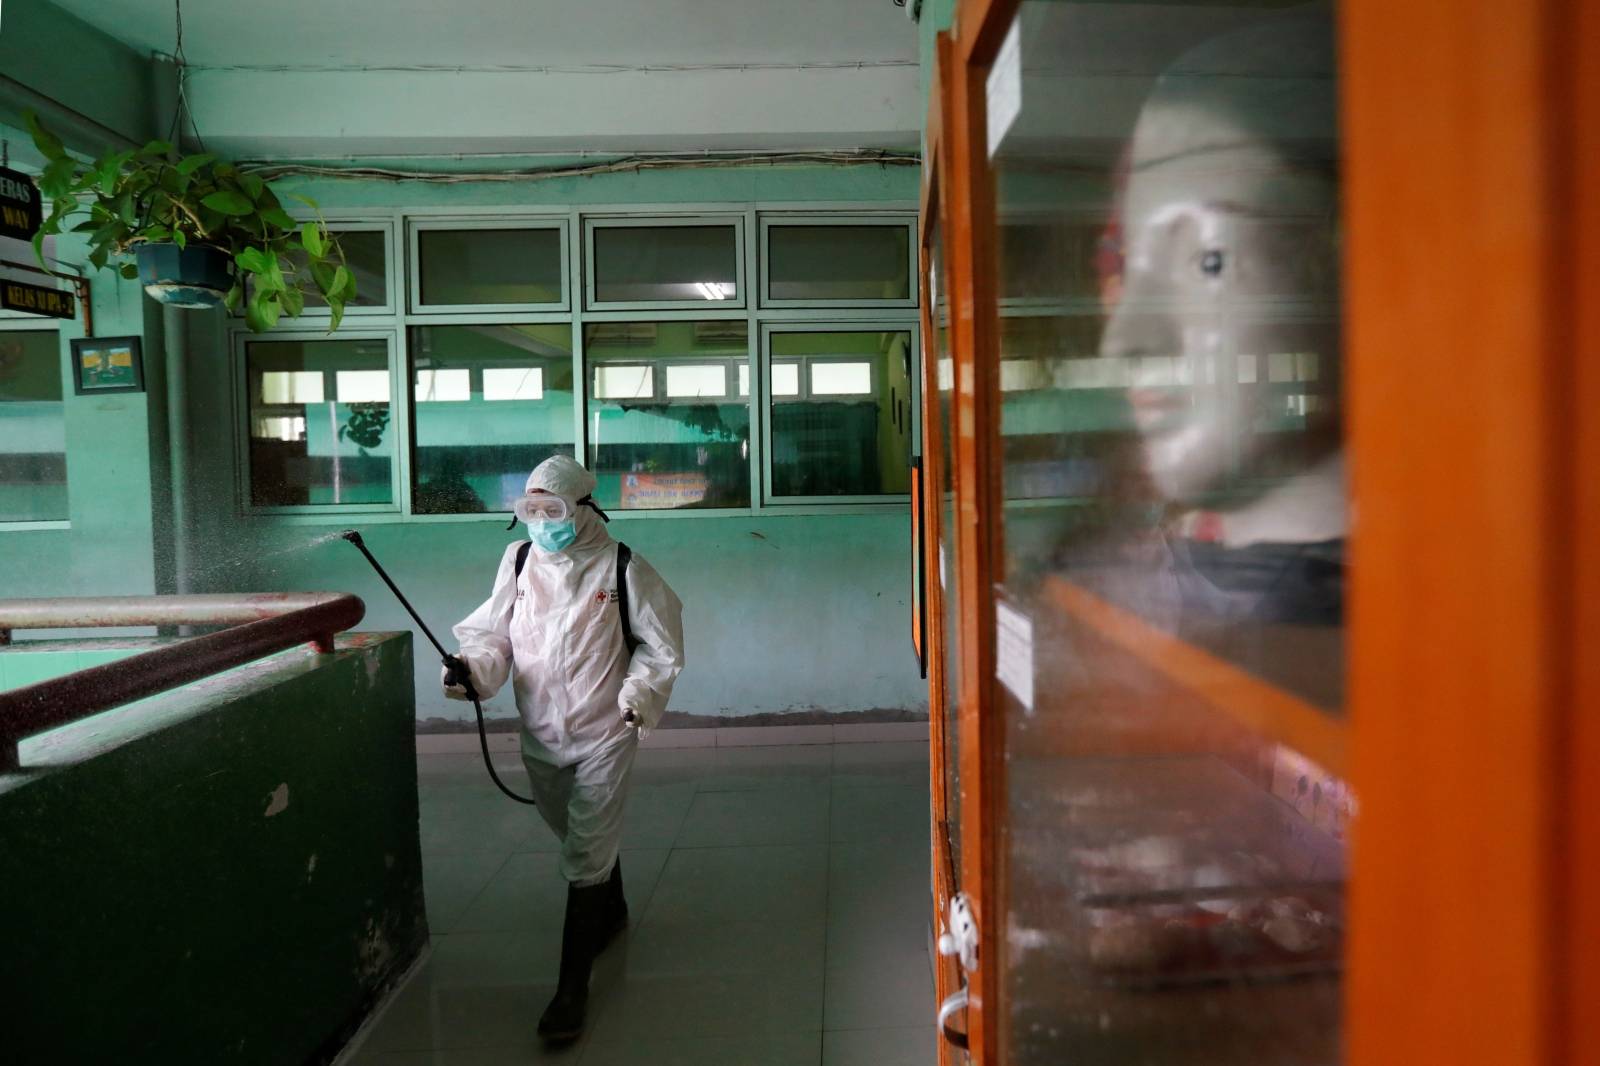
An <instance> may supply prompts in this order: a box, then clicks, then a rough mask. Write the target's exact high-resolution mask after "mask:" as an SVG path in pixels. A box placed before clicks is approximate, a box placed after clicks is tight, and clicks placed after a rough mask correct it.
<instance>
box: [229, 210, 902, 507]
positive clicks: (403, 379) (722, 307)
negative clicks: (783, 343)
mask: <svg viewBox="0 0 1600 1066" xmlns="http://www.w3.org/2000/svg"><path fill="white" fill-rule="evenodd" d="M915 210H916V205H915V204H914V203H912V202H910V201H909V200H904V199H898V200H882V201H876V200H873V201H848V200H826V201H799V200H779V199H774V200H771V201H753V202H740V201H692V202H690V201H685V202H677V203H662V202H638V203H615V202H596V203H573V204H565V205H557V204H550V203H518V204H479V203H470V204H465V203H464V204H451V205H437V206H408V205H396V206H388V207H370V208H342V209H339V210H337V211H336V212H333V213H331V216H330V217H329V224H330V225H331V226H333V227H334V228H340V227H341V226H356V225H360V224H363V223H367V224H371V225H377V226H387V227H389V228H390V229H391V240H390V245H389V247H390V249H391V252H390V255H389V263H388V266H389V271H390V276H391V278H398V283H396V282H395V281H393V280H391V282H390V292H391V293H394V292H399V291H401V286H403V287H404V291H405V292H406V293H407V296H406V298H405V299H404V300H391V301H390V302H391V303H392V304H395V305H396V306H395V307H394V308H393V310H392V312H391V313H390V314H388V315H386V316H382V315H377V314H372V313H371V312H372V311H373V310H375V309H368V312H367V313H366V315H365V317H360V318H356V317H354V313H353V312H352V316H347V317H346V319H345V321H344V322H343V323H342V324H341V326H340V328H339V330H338V331H336V332H334V333H332V334H329V333H328V332H327V331H326V326H327V322H326V318H325V317H324V318H322V319H320V320H319V319H317V318H309V319H307V318H298V319H285V320H284V321H283V322H281V323H280V324H279V325H278V326H276V327H274V328H273V329H271V330H270V331H267V332H265V333H262V334H259V335H258V334H251V333H249V332H248V330H247V329H246V328H245V324H244V321H243V319H242V318H229V319H227V321H226V324H225V337H226V343H227V345H228V349H227V352H228V358H229V363H228V367H227V369H226V373H227V374H229V375H237V377H236V378H235V379H234V380H233V381H232V382H231V385H230V401H229V402H230V408H229V409H230V410H232V412H233V418H234V423H235V424H234V426H233V427H231V437H230V438H227V439H231V440H232V441H233V442H235V444H234V447H235V454H234V456H233V457H232V463H233V469H234V479H235V487H234V494H235V498H236V499H237V500H238V501H239V504H238V506H237V513H238V514H240V515H241V516H246V517H260V518H262V519H263V520H267V521H271V522H274V523H277V524H279V525H284V526H329V525H334V524H338V523H348V522H349V521H350V520H351V518H352V517H354V516H356V515H359V516H360V518H361V520H362V521H363V522H365V523H367V524H369V525H385V524H391V523H410V522H419V523H433V522H438V523H449V522H483V521H495V520H498V521H500V522H501V524H502V525H504V518H505V516H504V515H503V514H500V513H496V512H488V513H484V512H475V513H469V514H418V513H416V512H414V511H413V509H412V508H413V499H412V495H413V486H412V478H413V473H414V467H415V463H414V456H413V448H414V446H415V405H414V394H413V382H412V380H411V377H410V374H411V369H412V366H411V358H412V356H411V352H412V329H413V327H418V326H447V325H484V324H488V325H496V324H503V325H532V324H549V325H558V326H561V327H563V328H566V329H568V330H569V331H570V336H571V345H572V375H573V380H574V382H575V383H577V385H578V387H575V388H574V389H573V396H572V412H571V419H572V426H573V436H572V447H573V449H574V454H576V455H578V456H580V457H585V456H587V454H588V448H589V444H590V425H589V418H588V412H587V403H588V395H589V394H588V384H587V368H586V366H585V359H584V336H585V331H586V327H587V326H588V325H589V324H591V323H596V324H598V323H604V322H629V321H646V320H648V321H656V322H669V321H686V320H687V321H696V320H724V319H725V320H729V321H738V322H743V323H745V325H746V341H745V345H746V346H745V349H744V354H743V359H744V362H743V363H742V364H739V365H742V366H744V367H746V372H747V373H748V374H749V375H750V376H751V377H752V378H753V379H754V380H753V388H754V389H755V390H756V391H755V395H753V396H748V397H747V396H739V395H737V388H738V381H737V377H736V376H734V375H735V374H737V373H738V371H737V369H735V370H733V371H731V372H730V377H729V389H730V395H729V396H728V397H727V398H726V400H724V401H721V402H742V403H745V404H747V405H748V410H749V417H750V419H751V421H752V425H751V427H750V431H751V440H750V456H749V463H748V469H749V477H750V501H749V503H748V504H742V505H737V506H729V507H716V508H711V507H707V508H685V509H680V510H671V509H668V510H640V511H619V512H613V515H612V517H613V518H614V519H616V520H618V521H619V522H621V523H622V526H623V528H625V527H626V524H627V523H628V522H632V521H636V520H655V519H671V520H680V519H681V520H694V519H706V518H728V517H755V516H759V515H762V514H766V515H768V516H785V517H790V516H800V515H806V514H811V515H824V514H827V515H844V514H885V513H894V512H896V511H898V510H899V509H900V508H901V507H902V506H904V504H903V501H904V500H905V499H906V498H907V497H901V496H867V497H859V498H857V497H850V498H845V497H832V496H829V497H816V498H814V499H810V502H807V499H808V498H788V497H783V498H779V499H778V500H777V501H773V502H769V501H768V500H767V498H766V493H765V482H766V465H767V462H768V459H767V456H768V455H769V453H770V448H769V446H768V444H767V442H766V426H767V420H768V416H767V411H766V410H765V409H764V408H763V406H762V404H763V403H764V402H770V399H769V398H766V397H764V394H763V391H762V390H763V389H765V388H767V387H768V382H769V380H770V378H769V375H770V371H769V370H768V369H767V368H766V367H765V366H764V363H763V352H762V347H763V345H764V341H763V340H762V337H761V334H762V333H763V331H764V330H765V329H766V327H767V326H769V325H778V326H781V327H782V329H784V330H787V331H793V330H794V329H796V328H798V327H799V326H800V325H803V324H810V323H817V324H818V326H817V328H819V329H825V330H836V329H843V330H847V331H851V330H869V331H870V330H886V329H887V330H898V331H907V330H909V331H910V332H911V333H912V334H913V335H916V334H917V333H918V332H919V331H918V329H917V328H916V318H915V316H916V314H917V311H916V310H915V307H916V306H917V303H918V302H917V301H913V304H912V306H909V307H906V308H870V307H868V308H855V307H849V306H843V305H840V304H819V305H815V306H802V307H796V308H793V309H787V310H779V309H768V308H762V307H760V306H759V304H760V300H759V298H750V297H749V296H748V295H747V296H746V298H745V299H743V300H722V301H704V302H702V303H699V304H688V303H671V304H659V305H657V304H651V305H649V306H644V307H634V306H631V305H619V304H602V305H599V306H597V307H589V306H586V302H585V299H583V298H574V297H573V296H572V294H573V293H574V292H579V291H584V290H586V289H587V285H588V277H589V270H590V265H591V260H592V256H590V255H588V254H587V253H588V247H589V242H588V234H589V233H591V232H592V230H593V227H594V225H596V224H599V225H621V226H644V225H694V224H697V223H699V224H704V223H711V224H729V225H733V226H735V227H736V232H737V234H738V235H739V240H738V244H737V250H738V256H739V259H738V263H739V271H740V274H739V284H741V285H743V286H749V285H751V284H754V283H756V282H755V279H756V278H757V275H758V274H759V272H760V269H759V268H760V263H759V259H760V245H761V240H760V227H759V221H760V218H761V217H762V215H763V214H767V215H771V216H772V217H774V218H777V219H778V220H779V221H780V222H781V221H791V222H792V221H798V220H806V219H811V218H816V219H819V220H822V219H827V220H835V219H839V218H841V217H843V218H850V219H859V220H863V221H876V220H879V219H882V218H885V217H888V218H893V219H895V220H897V221H898V220H900V219H911V218H914V217H915ZM552 223H560V224H564V225H565V227H566V229H565V234H566V237H567V243H566V244H565V245H564V249H565V254H566V262H565V264H564V266H563V270H564V284H565V292H566V293H567V305H568V306H566V307H564V308H556V307H554V306H553V305H540V308H539V309H537V310H531V311H519V310H516V309H515V307H514V306H512V305H492V306H490V307H489V308H488V309H486V310H484V309H469V308H467V307H464V306H449V307H447V308H441V307H433V308H428V309H426V310H425V311H424V312H423V313H416V312H413V311H411V310H409V308H410V306H411V305H410V292H411V287H412V284H413V278H414V276H415V275H416V274H417V271H416V266H417V264H416V261H415V258H414V255H413V251H412V248H413V240H412V237H411V235H412V233H413V232H414V231H415V230H416V229H417V228H419V227H430V226H432V227H437V228H443V229H464V228H484V229H508V228H519V227H522V226H527V225H535V226H537V225H550V224H552ZM396 235H398V236H403V237H404V238H405V244H404V251H403V252H399V253H397V252H395V251H394V249H395V248H397V247H398V245H397V244H396V243H395V240H396V239H397V236H396ZM579 238H582V241H581V242H580V240H579ZM920 288H921V287H920V285H919V286H917V287H916V290H917V291H918V293H919V294H920ZM746 292H748V289H747V290H746ZM314 313H315V312H313V314H314ZM374 334H381V335H385V336H386V337H387V340H388V344H389V352H390V360H389V367H390V377H391V382H392V383H393V384H392V389H393V390H394V392H393V393H392V402H395V406H394V408H393V410H394V412H395V414H394V417H395V418H397V419H400V420H402V425H403V429H402V430H401V432H402V434H403V436H402V437H401V438H400V439H399V442H398V447H399V452H400V454H399V462H398V464H397V472H396V476H397V477H398V478H399V480H400V486H399V489H398V494H397V497H396V499H397V501H398V502H397V504H395V505H376V506H377V507H378V508H380V509H377V510H372V509H366V508H370V507H372V506H374V505H359V504H313V505H301V506H299V507H292V508H258V507H253V506H251V505H250V504H249V498H250V484H249V467H248V441H249V424H248V421H247V419H248V409H247V404H246V409H245V410H243V411H241V410H240V409H239V404H240V401H241V399H244V400H246V401H247V396H246V393H245V386H244V383H243V382H242V381H241V380H239V379H240V378H242V377H243V374H244V371H243V367H244V361H243V348H242V345H243V344H245V343H248V342H249V341H251V340H264V341H271V340H279V339H345V338H350V339H362V338H370V337H371V336H372V335H374ZM240 338H243V339H242V340H241V339H240ZM921 357H922V353H921V352H920V351H919V352H917V353H914V358H916V359H920V358H921ZM729 358H730V359H732V361H734V362H735V363H738V362H739V359H740V356H739V354H738V353H737V352H735V353H730V356H729ZM690 361H702V360H690ZM804 384H805V383H804V382H803V381H802V386H803V385H804ZM915 384H916V388H917V389H918V391H920V388H921V385H920V382H918V383H915ZM663 402H665V401H663ZM675 402H684V401H675ZM910 417H911V419H912V446H913V449H915V448H917V447H919V446H920V445H919V442H920V440H921V417H922V412H921V411H920V409H916V408H915V406H914V409H913V410H912V412H911V415H910ZM220 428H221V427H219V429H220ZM585 461H587V460H585ZM852 501H854V502H852ZM352 508H358V509H359V510H354V511H352V510H351V509H352Z"/></svg>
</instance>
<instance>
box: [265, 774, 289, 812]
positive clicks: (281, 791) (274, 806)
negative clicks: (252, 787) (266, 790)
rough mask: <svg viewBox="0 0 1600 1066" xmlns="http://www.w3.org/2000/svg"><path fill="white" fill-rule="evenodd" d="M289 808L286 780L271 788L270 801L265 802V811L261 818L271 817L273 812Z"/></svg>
mask: <svg viewBox="0 0 1600 1066" xmlns="http://www.w3.org/2000/svg"><path fill="white" fill-rule="evenodd" d="M288 809H289V785H288V783H287V782H285V783H283V784H281V785H279V786H278V787H277V788H275V789H273V790H272V801H271V802H270V803H268V804H267V813H266V814H264V815H262V817H263V818H271V817H272V816H273V815H275V814H282V813H283V812H284V811H286V810H288Z"/></svg>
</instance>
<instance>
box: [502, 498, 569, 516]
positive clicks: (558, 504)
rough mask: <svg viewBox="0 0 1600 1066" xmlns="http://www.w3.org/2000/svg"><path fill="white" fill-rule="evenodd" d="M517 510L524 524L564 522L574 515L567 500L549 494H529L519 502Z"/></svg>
mask: <svg viewBox="0 0 1600 1066" xmlns="http://www.w3.org/2000/svg"><path fill="white" fill-rule="evenodd" d="M515 510H516V512H517V517H518V518H519V519H521V520H522V521H524V522H564V521H566V520H567V519H568V518H569V517H571V515H572V511H571V509H570V508H568V507H567V501H566V500H564V499H562V498H561V497H560V496H552V495H550V494H548V493H533V492H530V493H528V494H527V495H526V496H524V497H522V498H521V499H519V500H518V501H517V503H516V507H515Z"/></svg>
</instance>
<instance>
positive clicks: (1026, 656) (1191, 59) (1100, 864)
mask: <svg viewBox="0 0 1600 1066" xmlns="http://www.w3.org/2000/svg"><path fill="white" fill-rule="evenodd" d="M1010 31H1011V32H1010V34H1009V35H1008V36H1007V37H1006V40H1005V43H1004V44H1003V45H1002V46H1001V48H1000V52H999V55H998V57H997V59H996V61H995V62H994V64H993V65H992V68H991V70H990V72H989V73H988V75H987V86H988V91H989V100H988V108H987V111H986V113H987V115H988V117H989V119H990V121H991V123H993V124H994V125H995V128H991V129H990V130H989V131H988V133H989V144H990V145H991V146H993V150H992V153H991V159H992V166H993V168H994V188H995V190H996V216H997V217H996V220H995V221H996V233H997V238H998V255H997V256H996V261H997V264H998V268H999V271H1000V276H999V278H998V282H999V286H998V287H999V292H1000V307H999V309H998V313H999V315H1000V325H1001V329H1000V338H1001V342H1000V367H999V374H998V375H997V377H998V384H999V391H1000V397H999V400H1000V403H999V410H1000V423H1001V425H1000V437H1001V440H1000V442H999V446H1000V452H1001V463H1000V465H1001V473H1002V479H1003V491H1004V508H1003V523H1004V535H1003V543H1004V545H1005V559H1004V564H1005V572H1004V577H1003V580H1002V582H1001V584H1000V587H999V589H998V591H997V596H998V598H999V602H998V603H997V605H996V616H997V617H996V659H997V674H998V675H999V682H1000V683H999V685H998V686H997V689H996V705H997V709H998V710H999V711H1000V712H1002V713H1003V715H1004V718H1005V745H1006V747H1005V767H1006V775H1007V781H1006V789H1007V797H1006V816H1005V817H1006V821H1007V824H1006V826H1005V828H1004V832H1003V834H1002V841H1003V843H1002V844H1001V848H1002V859H1001V862H1000V871H999V872H1000V875H1001V881H1000V890H1001V896H1002V898H1003V900H1004V904H1005V907H1006V914H1005V917H1004V919H1003V920H1002V922H1001V926H1000V927H1001V928H1002V929H1003V930H1004V932H1005V942H1004V944H1003V945H1002V947H1001V951H1002V953H1003V964H1002V976H1001V978H1000V980H1001V982H1002V989H1001V993H1002V994H1001V1001H1002V1003H1004V1004H1005V1005H1006V1006H1005V1011H1004V1013H1005V1017H1003V1018H1000V1019H997V1021H998V1023H999V1025H1000V1027H1001V1032H1000V1045H999V1046H1000V1049H1001V1056H1000V1057H1001V1059H1002V1060H1003V1061H1005V1062H1008V1063H1014V1064H1018V1066H1021V1064H1031V1063H1039V1064H1045V1063H1049V1064H1054V1063H1059V1062H1068V1061H1070V1062H1074V1063H1079V1064H1083V1063H1101V1062H1104V1063H1112V1062H1115V1063H1128V1062H1137V1063H1140V1064H1141V1066H1155V1064H1163V1063H1239V1064H1246V1063H1250V1064H1253V1063H1259V1062H1272V1063H1275V1064H1301V1063H1304V1064H1331V1063H1334V1062H1337V1061H1338V1059H1339V1054H1340V1028H1339V1017H1340V982H1339V976H1338V975H1339V971H1340V968H1341V960H1342V955H1343V941H1342V930H1343V926H1344V914H1343V883H1344V870H1345V855H1344V852H1345V844H1344V842H1345V832H1346V826H1347V821H1348V819H1349V817H1350V814H1351V811H1352V809H1353V805H1354V801H1353V799H1352V797H1351V796H1350V794H1349V791H1348V789H1347V788H1346V787H1345V785H1344V784H1343V782H1342V780H1341V777H1340V775H1341V774H1342V772H1343V741H1344V723H1343V718H1342V707H1343V698H1344V697H1343V690H1342V677H1343V664H1344V652H1343V617H1344V597H1343V591H1344V555H1345V542H1346V535H1347V531H1348V526H1349V509H1348V507H1347V502H1346V489H1345V479H1344V470H1343V461H1342V441H1343V432H1342V431H1343V420H1342V413H1341V393H1340V294H1339V289H1338V279H1339V272H1340V259H1339V240H1338V233H1337V228H1336V226H1337V219H1338V205H1339V180H1338V164H1339V142H1338V136H1337V123H1336V115H1337V108H1336V94H1337V82H1336V77H1335V75H1336V68H1335V63H1334V52H1333V29H1332V19H1331V13H1330V12H1329V11H1328V10H1327V9H1318V8H1315V7H1312V8H1309V9H1308V8H1305V7H1298V8H1297V9H1296V10H1294V11H1283V10H1278V9H1275V6H1274V5H1271V4H1266V5H1250V6H1240V5H1231V6H1220V5H1218V6H1209V5H1204V4H1195V5H1180V6H1170V5H1160V6H1140V5H1126V4H1109V3H1075V2H1028V3H1023V4H1022V5H1021V7H1020V11H1019V12H1018V14H1017V19H1016V23H1015V24H1014V25H1013V26H1011V27H1010ZM1008 101H1011V102H1014V106H1007V102H1008Z"/></svg>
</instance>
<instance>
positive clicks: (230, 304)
mask: <svg viewBox="0 0 1600 1066" xmlns="http://www.w3.org/2000/svg"><path fill="white" fill-rule="evenodd" d="M243 298H244V283H243V282H240V281H235V282H234V283H233V286H232V288H230V289H229V290H228V295H226V296H224V297H223V298H222V306H223V307H226V308H227V309H228V313H229V314H230V315H236V314H238V313H239V301H240V300H242V299H243Z"/></svg>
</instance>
